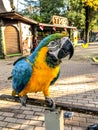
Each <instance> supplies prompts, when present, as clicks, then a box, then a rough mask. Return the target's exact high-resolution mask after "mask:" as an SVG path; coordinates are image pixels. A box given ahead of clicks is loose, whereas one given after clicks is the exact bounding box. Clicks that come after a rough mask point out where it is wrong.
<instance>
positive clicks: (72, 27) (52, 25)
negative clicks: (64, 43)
mask: <svg viewBox="0 0 98 130" xmlns="http://www.w3.org/2000/svg"><path fill="white" fill-rule="evenodd" d="M39 26H45V27H56V28H66V29H67V28H70V29H76V27H74V26H64V25H60V24H46V23H39Z"/></svg>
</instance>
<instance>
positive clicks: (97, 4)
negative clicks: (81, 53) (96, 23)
mask: <svg viewBox="0 0 98 130" xmlns="http://www.w3.org/2000/svg"><path fill="white" fill-rule="evenodd" d="M82 3H83V7H84V9H85V41H86V42H89V31H90V26H91V24H92V21H93V20H94V19H95V18H96V15H97V14H98V0H82Z"/></svg>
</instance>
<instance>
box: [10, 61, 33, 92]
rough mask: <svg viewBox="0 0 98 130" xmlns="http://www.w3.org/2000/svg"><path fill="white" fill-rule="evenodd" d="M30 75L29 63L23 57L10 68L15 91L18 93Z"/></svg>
mask: <svg viewBox="0 0 98 130" xmlns="http://www.w3.org/2000/svg"><path fill="white" fill-rule="evenodd" d="M31 75H32V67H31V65H30V64H29V63H28V62H26V61H25V59H23V60H20V61H18V62H17V63H16V64H15V65H14V68H13V70H12V87H13V89H14V90H15V91H16V93H17V94H18V93H20V92H21V91H22V90H23V89H24V87H25V86H26V84H27V83H28V81H29V79H30V77H31Z"/></svg>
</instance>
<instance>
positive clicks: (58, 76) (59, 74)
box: [50, 70, 60, 85]
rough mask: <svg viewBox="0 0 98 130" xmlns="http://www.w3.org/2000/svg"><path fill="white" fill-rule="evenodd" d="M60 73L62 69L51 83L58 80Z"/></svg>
mask: <svg viewBox="0 0 98 130" xmlns="http://www.w3.org/2000/svg"><path fill="white" fill-rule="evenodd" d="M59 75H60V70H59V72H58V74H57V76H56V77H55V78H54V79H53V80H52V81H51V83H50V85H53V84H54V83H55V82H56V80H57V79H58V77H59Z"/></svg>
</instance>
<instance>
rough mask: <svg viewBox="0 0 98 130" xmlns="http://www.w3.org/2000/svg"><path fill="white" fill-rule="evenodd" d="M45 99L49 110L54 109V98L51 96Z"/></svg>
mask: <svg viewBox="0 0 98 130" xmlns="http://www.w3.org/2000/svg"><path fill="white" fill-rule="evenodd" d="M45 100H46V103H47V106H49V107H50V110H51V111H53V110H54V109H55V102H54V100H53V99H52V98H49V97H45Z"/></svg>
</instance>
